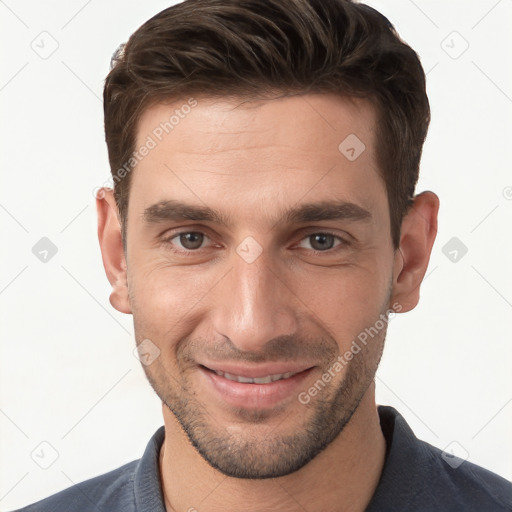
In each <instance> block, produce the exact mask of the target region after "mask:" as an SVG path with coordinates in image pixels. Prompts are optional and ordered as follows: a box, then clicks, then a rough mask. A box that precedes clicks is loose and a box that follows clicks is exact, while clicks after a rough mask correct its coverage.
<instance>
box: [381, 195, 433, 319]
mask: <svg viewBox="0 0 512 512" xmlns="http://www.w3.org/2000/svg"><path fill="white" fill-rule="evenodd" d="M438 211H439V198H438V197H437V196H436V194H434V193H433V192H422V193H421V194H419V195H417V196H416V197H415V198H414V204H413V205H412V206H411V207H410V208H409V211H408V213H407V215H406V216H405V217H404V219H403V221H402V227H401V232H400V247H399V248H398V249H397V250H396V251H395V260H394V268H393V289H392V294H391V295H392V298H391V301H390V304H393V303H394V302H398V303H399V304H400V305H401V306H402V309H401V310H400V312H401V313H405V312H406V311H410V310H411V309H414V308H415V307H416V305H417V304H418V301H419V299H420V285H421V282H422V280H423V277H424V276H425V272H426V271H427V267H428V262H429V260H430V253H431V251H432V246H433V245H434V240H435V238H436V234H437V212H438Z"/></svg>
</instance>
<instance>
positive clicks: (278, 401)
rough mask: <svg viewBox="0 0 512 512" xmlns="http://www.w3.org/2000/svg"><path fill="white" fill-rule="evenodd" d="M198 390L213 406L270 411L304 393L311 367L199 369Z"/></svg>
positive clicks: (217, 367) (274, 366)
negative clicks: (209, 398)
mask: <svg viewBox="0 0 512 512" xmlns="http://www.w3.org/2000/svg"><path fill="white" fill-rule="evenodd" d="M198 368H199V374H200V375H201V376H202V379H201V380H202V382H201V384H202V387H203V389H204V391H205V393H207V395H209V396H210V397H212V398H213V399H214V401H215V402H217V403H220V404H221V405H222V406H224V407H225V406H231V407H235V408H238V409H253V410H256V409H259V410H261V409H270V408H273V407H276V406H278V405H282V404H284V403H285V402H286V401H293V399H294V398H295V397H296V396H297V394H298V393H299V392H300V391H301V390H303V389H306V386H305V384H304V383H305V380H306V379H307V377H308V376H309V375H310V374H311V372H312V371H313V370H314V368H315V367H313V366H308V365H304V364H302V365H290V364H282V363H281V364H273V365H262V366H259V367H258V366H256V367H255V366H244V365H230V364H222V365H220V364H219V365H213V364H212V365H210V364H208V365H203V364H200V365H199V367H198Z"/></svg>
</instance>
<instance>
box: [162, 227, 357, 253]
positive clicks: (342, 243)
mask: <svg viewBox="0 0 512 512" xmlns="http://www.w3.org/2000/svg"><path fill="white" fill-rule="evenodd" d="M190 233H196V234H201V235H203V236H204V237H205V238H206V239H208V240H211V239H210V237H209V236H208V235H207V234H205V233H203V232H202V231H193V230H190V231H179V232H178V233H173V234H172V235H170V236H167V237H165V238H164V239H163V240H162V243H163V244H164V245H167V246H171V247H173V248H172V250H173V251H174V252H176V253H179V254H181V255H185V256H192V255H194V254H198V253H200V252H201V250H202V249H205V248H203V247H200V248H199V249H176V248H175V247H174V244H173V243H172V240H174V239H175V238H178V237H180V236H181V235H186V234H190ZM313 235H329V236H332V237H334V238H335V239H336V240H338V241H339V242H340V243H339V244H338V245H336V246H334V247H332V248H331V249H327V250H325V251H318V250H316V249H306V250H307V251H310V252H312V253H313V254H315V255H318V254H332V253H333V252H337V251H339V250H343V249H344V248H346V247H348V246H350V245H351V244H350V242H349V241H348V240H347V239H346V238H343V237H341V236H339V235H337V234H335V233H332V232H330V231H312V232H310V233H308V234H307V235H305V236H304V237H302V238H301V239H300V240H299V243H300V242H302V241H303V240H306V239H307V238H309V237H311V236H313Z"/></svg>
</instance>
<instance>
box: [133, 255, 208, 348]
mask: <svg viewBox="0 0 512 512" xmlns="http://www.w3.org/2000/svg"><path fill="white" fill-rule="evenodd" d="M132 269H135V270H134V271H132V272H129V274H128V287H129V292H130V302H131V306H132V310H133V316H134V322H135V325H136V327H138V330H139V331H140V334H141V335H143V336H145V337H151V336H153V337H155V339H160V338H163V337H165V339H166V341H168V342H172V340H173V339H179V337H182V336H184V335H185V334H187V332H186V331H187V328H189V327H190V325H191V324H192V322H193V321H197V313H198V311H199V306H200V304H201V301H202V299H203V298H204V297H205V294H207V293H208V290H210V289H212V288H213V286H214V285H215V282H216V281H215V275H214V273H213V272H202V271H200V270H198V269H192V268H187V267H185V266H171V265H169V263H167V262H165V261H162V260H156V259H148V260H146V261H144V262H142V261H141V263H140V264H139V265H137V262H133V266H132ZM171 344H172V343H171Z"/></svg>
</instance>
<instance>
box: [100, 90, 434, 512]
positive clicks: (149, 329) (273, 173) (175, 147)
mask: <svg viewBox="0 0 512 512" xmlns="http://www.w3.org/2000/svg"><path fill="white" fill-rule="evenodd" d="M185 101H186V100H184V101H183V102H177V103H175V104H172V105H156V106H153V107H151V108H149V109H147V110H146V112H145V113H144V115H143V117H142V118H141V120H140V122H139V125H138V132H137V133H138V137H137V147H140V146H141V145H142V144H143V143H144V141H145V140H146V138H147V136H148V135H151V133H152V131H153V130H154V129H155V127H157V126H158V125H159V124H160V123H161V122H162V121H165V120H167V119H169V117H170V115H172V113H173V111H174V110H175V109H176V108H179V107H180V105H183V104H184V103H185ZM197 101H198V103H197V106H195V107H194V108H193V109H192V110H191V112H190V113H189V114H188V115H186V116H184V118H182V119H180V122H179V124H177V125H176V126H175V127H174V129H173V130H172V132H170V133H169V134H168V135H167V136H165V137H164V138H163V139H162V141H161V142H159V143H158V144H157V146H156V147H155V148H153V149H152V150H151V151H150V152H149V154H148V155H147V156H146V157H145V158H144V159H143V160H142V161H140V162H139V163H138V164H137V166H136V168H135V170H134V171H132V173H133V174H132V184H131V190H130V200H129V207H128V215H127V240H126V253H125V252H124V251H123V245H122V238H121V226H120V221H119V215H118V211H117V208H116V204H115V200H114V198H113V194H112V191H111V190H109V189H104V190H103V191H102V194H100V196H99V198H98V200H97V207H98V219H99V220H98V222H99V224H98V225H99V229H98V233H99V240H100V245H101V250H102V256H103V263H104V266H105V270H106V273H107V277H108V279H109V281H110V283H111V285H112V294H111V296H110V301H111V304H112V305H113V306H114V307H115V308H116V309H117V310H119V311H121V312H123V313H127V314H133V318H134V326H135V336H136V340H137V343H141V342H142V341H143V340H145V339H149V340H151V343H152V344H153V345H152V346H156V347H158V350H159V351H160V352H159V355H158V357H156V358H155V360H154V361H153V362H152V363H151V364H149V365H147V366H146V365H145V366H144V370H145V372H146V375H147V377H148V379H149V381H150V383H151V384H152V386H153V388H154V389H155V391H156V392H157V394H158V395H159V397H160V398H161V399H162V410H163V417H164V423H165V429H166V436H165V441H164V444H163V447H162V450H161V453H160V468H161V473H162V486H163V489H164V494H165V501H166V507H167V509H168V510H175V511H187V510H198V511H203V510H204V511H208V512H215V511H220V510H222V511H224V512H226V511H227V512H229V511H237V512H240V511H247V512H256V511H261V510H280V511H283V512H286V511H296V510H308V511H309V512H315V511H318V512H320V511H321V512H329V511H333V512H334V511H338V512H339V511H341V510H343V511H349V510H350V511H363V510H364V509H365V508H366V506H367V505H368V503H369V501H370V500H371V497H372V495H373V493H374V491H375V489H376V486H377V484H378V480H379V477H380V474H381V472H382V467H383V464H384V460H385V450H386V447H385V440H384V438H383V435H382V431H381V429H380V425H379V417H378V413H377V409H376V404H375V385H374V376H375V371H376V369H377V366H378V363H379V360H380V356H381V353H382V349H383V345H384V339H385V334H386V328H385V326H384V328H382V329H380V330H379V332H378V334H377V335H376V336H375V337H373V338H372V339H371V341H370V342H369V343H368V344H367V345H365V346H364V347H362V350H361V351H360V352H359V353H358V354H356V355H354V357H353V358H352V359H351V360H350V361H348V362H347V364H346V365H344V366H343V368H342V369H341V370H339V371H336V372H334V375H333V376H332V378H331V379H330V380H329V383H328V384H327V385H326V386H325V387H324V388H322V390H321V391H319V392H318V393H317V394H316V395H315V396H311V397H310V401H309V402H308V403H307V404H304V403H301V402H300V401H299V400H298V399H297V392H298V391H306V392H307V391H308V389H310V388H311V387H312V386H313V385H314V384H315V382H317V381H318V379H319V378H321V377H322V375H324V374H325V373H326V371H328V369H329V368H332V364H333V361H335V360H336V357H338V356H339V355H341V354H344V353H345V352H346V351H347V350H349V349H350V347H351V343H352V341H353V340H354V339H356V338H357V336H358V334H359V333H361V332H363V331H364V330H365V329H366V328H369V327H371V326H373V325H375V324H376V321H377V320H378V319H379V318H382V317H379V315H381V314H384V315H385V312H386V310H388V309H390V308H392V307H393V305H394V307H395V309H397V306H398V310H399V311H400V312H406V311H410V310H411V309H413V308H414V307H415V306H416V304H417V303H418V299H419V287H420V284H421V281H422V279H423V277H424V275H425V272H426V269H427V266H428V261H429V257H430V252H431V249H432V245H433V243H434V239H435V236H436V230H437V212H438V208H439V199H438V197H437V196H436V195H435V194H434V193H432V192H423V193H422V194H419V195H417V196H416V197H415V200H414V205H413V207H412V208H411V209H410V211H409V213H408V214H407V216H406V217H405V218H404V220H403V223H402V230H401V241H400V247H399V249H398V250H394V248H393V245H392V242H391V231H390V219H389V209H388V208H389V207H388V201H387V193H386V188H385V185H384V182H383V180H382V179H381V178H380V176H379V174H378V172H377V169H378V167H377V162H376V157H375V153H374V150H373V148H374V147H375V112H374V110H373V108H372V107H371V105H370V104H369V103H367V102H365V101H363V100H355V99H349V98H340V97H338V96H334V95H328V94H323V95H305V96H294V97H281V98H276V99H265V100H258V101H251V102H242V101H241V100H239V101H236V100H233V99H230V100H228V99H212V98H197ZM349 134H355V135H357V137H358V138H359V139H360V140H361V141H362V142H363V143H364V144H365V147H366V149H365V150H364V151H363V152H362V153H361V154H360V156H359V157H358V158H356V159H355V160H354V161H350V160H349V159H347V158H346V157H345V156H344V155H343V154H342V153H341V152H340V151H339V149H338V146H339V144H340V142H342V141H343V140H344V139H345V138H346V137H347V136H348V135H349ZM168 200H174V201H180V202H182V203H186V204H187V205H193V206H198V207H208V208H211V209H213V210H216V211H218V212H219V213H220V214H221V215H222V217H223V219H225V220H226V224H224V223H221V222H219V219H214V220H201V221H197V220H179V219H169V218H167V219H163V220H162V219H160V220H159V221H158V222H151V221H150V220H149V219H150V217H151V216H150V215H148V214H146V215H144V212H145V211H148V210H147V209H148V208H149V207H151V206H152V205H155V204H157V203H159V202H161V201H168ZM340 201H343V202H348V203H353V204H355V205H358V206H360V207H361V208H363V209H364V210H366V211H367V212H369V215H368V216H367V218H365V219H355V218H341V219H329V220H325V219H324V220H315V221H311V220H307V221H305V222H300V221H298V220H295V221H294V222H292V223H290V222H289V221H288V220H287V219H286V218H285V217H284V212H286V211H288V210H290V209H292V208H299V207H301V206H303V205H305V204H312V203H322V202H323V203H325V202H340ZM150 211H152V212H155V211H156V210H155V209H153V210H150ZM153 217H154V216H153ZM153 220H155V219H153ZM179 233H202V234H204V235H206V238H203V239H202V240H201V235H199V238H198V235H187V236H186V237H185V239H183V238H180V236H177V234H179ZM322 233H328V234H330V235H331V236H332V238H330V237H329V236H327V238H325V237H324V238H322V237H320V238H315V236H314V235H315V234H322ZM247 237H252V239H253V241H251V242H250V244H251V246H250V247H249V246H248V245H247ZM190 241H192V242H197V243H198V244H199V248H198V249H194V248H191V247H194V243H192V244H190ZM244 241H245V245H244ZM241 243H242V245H240V244H241ZM184 244H185V245H184ZM331 246H332V247H331ZM240 247H242V248H244V249H247V247H249V250H250V251H253V250H255V249H254V248H255V247H256V248H258V251H261V254H259V256H258V257H257V258H256V259H255V260H254V261H252V262H248V261H247V260H246V259H244V258H242V257H241V255H240V254H242V253H239V252H237V248H240ZM315 249H316V250H315ZM180 251H181V252H180ZM212 361H215V362H216V363H218V364H221V365H222V364H226V363H233V362H234V363H235V364H238V365H246V366H247V367H250V368H253V369H254V368H257V367H258V366H260V367H264V366H265V365H266V364H268V363H269V362H274V363H275V362H282V363H284V364H292V363H293V364H296V365H299V366H301V365H302V366H301V367H305V368H310V370H308V372H306V373H305V374H304V375H305V377H303V380H302V381H301V382H300V386H299V388H297V389H296V390H294V392H293V393H292V394H291V395H290V396H286V397H285V398H284V399H282V400H279V401H277V402H276V403H275V404H270V405H269V404H267V403H266V402H261V403H260V402H259V401H258V400H259V399H258V398H255V399H254V400H253V401H252V402H251V403H250V404H249V402H248V405H247V406H242V407H238V406H237V407H235V406H232V405H231V404H230V403H226V402H225V401H223V399H222V397H219V394H218V393H216V392H215V390H214V389H213V387H212V385H211V383H210V381H209V379H208V378H204V374H206V373H207V371H205V370H204V369H203V370H201V368H200V367H199V364H200V363H205V362H207V363H208V364H210V363H211V362H212ZM262 386H263V385H262ZM260 387H261V386H260ZM310 432H314V435H309V434H308V433H310ZM283 441H286V443H283ZM290 446H291V447H290ZM228 450H229V451H228Z"/></svg>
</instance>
